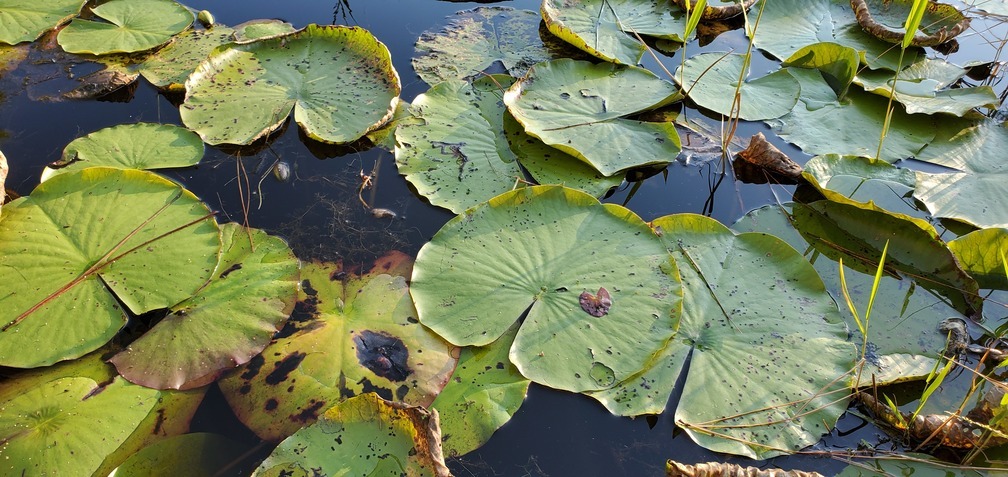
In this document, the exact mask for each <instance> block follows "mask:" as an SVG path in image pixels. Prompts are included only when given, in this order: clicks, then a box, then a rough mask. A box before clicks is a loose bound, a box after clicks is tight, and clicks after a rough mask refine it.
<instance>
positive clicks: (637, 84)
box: [504, 59, 680, 176]
mask: <svg viewBox="0 0 1008 477" xmlns="http://www.w3.org/2000/svg"><path fill="white" fill-rule="evenodd" d="M679 97H680V96H679V92H678V89H677V88H676V87H675V85H673V84H672V83H669V82H667V81H664V80H661V79H659V78H658V77H657V76H655V75H654V74H653V73H651V72H650V71H648V70H645V69H643V68H638V67H634V66H620V65H612V64H606V63H603V64H597V65H595V64H592V63H589V62H586V61H577V60H570V59H560V60H554V61H549V62H546V63H539V64H537V65H535V66H533V67H532V69H530V70H529V72H528V74H527V75H525V77H524V78H522V79H520V80H518V82H516V83H515V84H514V85H512V86H511V88H509V89H508V90H507V92H506V93H505V94H504V103H505V104H507V108H508V111H509V112H510V113H511V115H512V116H514V118H515V119H517V120H518V122H519V123H521V124H522V126H524V127H525V131H526V132H528V133H529V134H530V135H532V136H534V137H536V138H538V139H540V140H542V141H543V142H544V143H546V144H547V145H549V146H552V147H554V148H557V149H559V150H561V151H563V152H565V153H567V154H570V155H572V156H574V157H577V158H578V159H581V160H583V161H585V162H587V163H588V164H590V165H591V166H592V167H594V168H595V170H597V171H599V172H600V173H601V174H602V175H603V176H612V175H614V174H616V173H617V172H620V171H625V170H627V169H630V168H633V167H640V166H644V165H651V164H665V163H668V162H671V161H672V160H673V159H674V158H675V157H676V155H677V154H679V151H680V144H679V134H678V133H677V132H676V128H675V125H673V124H672V123H670V122H660V123H652V122H646V121H639V120H636V119H630V118H628V117H627V116H631V115H634V114H637V113H640V112H643V111H645V110H650V109H654V108H658V107H661V106H664V105H666V104H669V103H671V102H672V101H675V100H677V99H678V98H679Z"/></svg>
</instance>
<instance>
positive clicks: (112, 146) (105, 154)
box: [42, 123, 203, 181]
mask: <svg viewBox="0 0 1008 477" xmlns="http://www.w3.org/2000/svg"><path fill="white" fill-rule="evenodd" d="M202 158H203V141H202V140H200V138H199V136H197V135H196V134H194V133H193V132H192V131H190V130H188V129H186V128H183V127H180V126H176V125H174V124H155V123H136V124H120V125H117V126H112V127H108V128H105V129H100V130H98V131H95V132H93V133H91V134H88V135H87V136H84V137H79V138H77V139H74V140H73V141H72V142H70V144H67V146H66V147H65V148H64V149H63V157H62V158H61V159H60V160H59V161H57V162H55V163H53V164H50V165H49V167H47V168H45V170H43V171H42V180H43V181H45V180H48V179H50V178H52V177H53V176H55V175H57V174H64V173H67V172H74V171H79V170H81V169H84V168H85V167H94V166H108V167H117V168H120V169H164V168H171V167H188V166H194V165H196V163H198V162H199V161H200V159H202Z"/></svg>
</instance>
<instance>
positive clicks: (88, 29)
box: [56, 0, 193, 55]
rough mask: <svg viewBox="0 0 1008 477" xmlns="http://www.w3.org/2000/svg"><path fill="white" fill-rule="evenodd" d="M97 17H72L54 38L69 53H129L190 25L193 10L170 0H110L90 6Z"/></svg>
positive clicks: (152, 44) (147, 47)
mask: <svg viewBox="0 0 1008 477" xmlns="http://www.w3.org/2000/svg"><path fill="white" fill-rule="evenodd" d="M91 12H92V13H94V15H95V16H96V17H98V18H100V19H103V20H106V21H104V22H103V21H97V20H85V19H82V18H75V19H74V20H73V21H71V22H70V24H69V25H67V26H66V28H64V29H63V30H61V31H60V32H59V35H57V37H56V40H57V41H58V42H59V44H60V46H62V47H63V49H64V50H66V51H68V52H70V53H89V54H92V55H106V54H109V53H132V52H136V51H145V50H150V49H152V48H155V47H157V46H161V45H163V44H165V43H167V42H168V41H169V40H171V39H172V37H173V36H175V34H177V33H180V32H182V30H185V29H186V28H188V27H189V25H192V22H193V14H192V12H190V11H189V10H188V9H186V8H185V7H184V6H182V5H180V4H178V3H177V2H175V1H173V0H110V1H108V2H106V3H103V4H101V5H98V6H96V7H93V8H91Z"/></svg>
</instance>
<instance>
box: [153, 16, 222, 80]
mask: <svg viewBox="0 0 1008 477" xmlns="http://www.w3.org/2000/svg"><path fill="white" fill-rule="evenodd" d="M233 33H234V30H232V29H231V28H228V27H226V26H223V25H217V26H215V27H213V29H211V30H187V31H186V32H185V33H182V34H181V35H177V36H176V37H175V39H174V40H173V41H172V42H171V43H170V44H168V45H167V46H165V47H164V48H161V49H160V50H158V51H157V52H155V53H154V54H152V55H151V56H150V57H148V58H147V59H145V60H144V62H143V63H142V64H141V65H140V67H139V70H140V74H141V75H142V76H143V77H144V78H146V79H147V81H150V82H151V84H153V85H154V86H156V87H158V88H161V89H165V90H168V91H178V92H182V91H185V81H186V78H188V77H189V75H190V74H192V72H193V70H195V69H196V67H197V66H199V64H200V62H202V61H203V60H204V59H206V57H207V56H209V55H210V52H212V51H213V50H214V48H217V47H219V46H221V45H223V44H225V43H228V42H230V41H231V35H232V34H233Z"/></svg>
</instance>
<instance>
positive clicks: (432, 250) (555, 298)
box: [410, 186, 680, 392]
mask: <svg viewBox="0 0 1008 477" xmlns="http://www.w3.org/2000/svg"><path fill="white" fill-rule="evenodd" d="M410 291H411V294H412V295H413V300H414V301H415V303H416V306H417V312H418V313H419V318H420V321H421V322H422V323H423V324H424V325H426V326H428V327H430V328H431V329H432V330H434V331H435V332H437V333H438V334H440V335H441V336H443V337H445V339H447V340H448V341H450V342H452V343H454V344H456V345H459V346H468V345H473V346H483V345H486V344H489V343H491V342H493V341H496V340H497V339H498V338H500V336H501V335H503V334H504V333H505V332H506V331H507V330H508V329H509V328H510V327H511V326H512V325H513V324H514V323H515V322H516V321H517V320H519V319H520V318H522V317H524V321H523V323H522V325H521V328H520V329H519V330H518V335H517V337H516V338H515V340H514V344H512V346H511V351H510V355H511V362H512V363H514V364H515V366H517V367H518V369H519V370H520V371H521V373H522V375H524V376H525V377H527V378H529V379H531V380H532V381H535V382H538V383H541V384H545V385H547V386H551V387H554V388H558V389H565V390H570V391H575V392H577V391H586V390H599V389H607V388H610V387H612V386H614V385H616V384H617V383H618V382H620V381H622V380H624V379H626V378H627V377H629V376H630V375H632V374H634V373H636V372H638V371H640V370H641V368H643V367H644V366H645V365H646V364H647V363H648V361H649V360H650V359H651V356H652V355H653V354H654V353H655V352H657V351H658V350H659V349H661V348H662V347H663V346H664V345H665V342H666V341H667V340H668V339H669V338H670V337H671V336H672V334H673V332H674V330H675V328H676V325H677V323H678V315H679V310H680V300H679V296H680V295H679V294H680V289H679V280H678V274H677V272H676V268H675V264H674V263H673V262H672V261H671V258H670V257H669V255H668V252H667V251H666V250H665V249H664V248H663V247H662V245H661V243H659V242H658V241H657V240H655V238H654V236H653V234H651V232H650V228H648V226H647V224H645V223H644V222H643V221H642V220H641V219H640V218H639V217H638V216H637V215H635V214H634V213H633V212H630V211H629V210H627V209H624V208H623V207H620V206H616V205H613V204H604V205H603V204H600V203H599V202H598V200H597V199H595V198H594V197H591V196H589V195H587V194H585V193H584V192H580V191H577V190H574V189H568V188H564V187H559V186H535V187H526V188H522V189H518V190H515V191H511V192H507V193H505V194H501V195H500V196H497V197H495V198H493V199H491V200H490V201H489V202H487V203H485V204H481V205H479V206H476V207H473V208H471V209H469V210H466V211H465V212H463V213H462V214H461V215H459V216H457V217H455V218H454V219H452V220H451V221H449V222H448V223H447V224H445V226H444V227H442V228H441V230H440V231H439V232H438V233H437V234H436V235H435V236H434V238H433V239H431V241H430V242H428V243H427V244H426V245H424V246H423V248H422V249H420V253H419V255H418V257H417V263H416V266H415V267H414V270H413V280H412V286H411V289H410ZM605 295H607V296H608V301H609V303H608V305H606V304H605V303H604V301H605V300H604V296H605Z"/></svg>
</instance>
